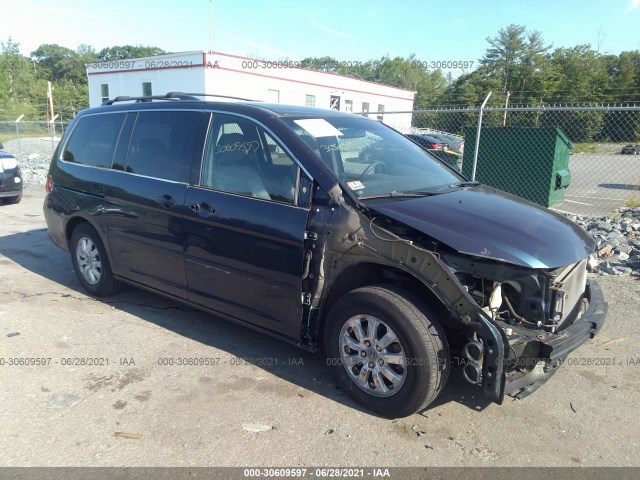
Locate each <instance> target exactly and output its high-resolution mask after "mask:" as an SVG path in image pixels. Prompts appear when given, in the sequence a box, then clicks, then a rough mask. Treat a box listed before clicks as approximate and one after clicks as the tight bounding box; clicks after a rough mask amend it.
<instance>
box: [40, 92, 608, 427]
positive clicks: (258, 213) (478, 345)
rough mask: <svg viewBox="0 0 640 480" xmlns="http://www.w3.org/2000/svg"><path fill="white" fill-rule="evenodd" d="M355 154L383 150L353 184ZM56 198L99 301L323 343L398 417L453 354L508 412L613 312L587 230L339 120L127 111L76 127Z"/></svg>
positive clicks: (380, 409)
mask: <svg viewBox="0 0 640 480" xmlns="http://www.w3.org/2000/svg"><path fill="white" fill-rule="evenodd" d="M132 101H137V103H133V102H132ZM344 142H346V143H348V148H346V149H344V154H345V155H346V154H347V152H348V155H349V156H350V158H358V157H359V154H358V152H359V151H360V152H361V151H365V150H366V149H370V148H371V146H373V145H375V146H376V148H375V149H373V152H374V155H373V156H372V158H371V159H370V161H369V163H368V164H367V165H366V166H365V167H363V168H361V169H360V170H359V171H350V172H348V171H345V169H344V162H345V159H344V158H343V149H342V148H341V146H342V145H343V143H344ZM46 191H47V194H46V198H45V201H44V215H45V218H46V222H47V226H48V233H49V237H50V238H51V239H52V241H53V242H54V243H55V244H56V245H58V246H59V247H61V248H62V249H64V250H66V251H69V252H70V255H71V262H72V264H73V268H74V270H75V272H76V275H77V278H78V281H79V282H80V284H81V285H82V287H84V289H85V290H86V291H87V292H89V293H90V294H91V295H95V296H99V297H100V296H106V295H110V294H113V293H114V292H116V291H117V290H118V289H119V288H120V287H121V286H122V284H123V283H127V284H131V285H134V286H140V287H143V288H145V289H148V290H151V291H154V292H157V293H159V294H162V295H166V296H167V297H169V298H172V299H175V300H178V301H181V302H185V303H188V304H190V305H193V306H194V307H197V308H199V309H202V310H205V311H207V312H210V313H212V314H215V315H216V316H219V317H222V318H225V319H228V320H231V321H234V322H238V323H240V324H242V325H246V326H248V327H251V328H254V329H257V330H259V331H262V332H265V333H268V334H270V335H273V336H274V337H276V338H279V339H281V340H284V341H287V342H290V343H292V344H295V345H298V346H300V347H302V348H304V349H307V350H309V351H317V350H320V349H322V348H324V350H325V352H326V355H327V363H328V365H330V366H331V368H333V370H334V373H335V375H336V377H337V378H338V381H339V383H340V385H341V386H342V388H343V391H345V392H347V393H348V394H349V395H351V396H352V397H353V398H355V399H356V400H357V401H359V402H360V403H361V404H362V405H364V406H365V407H367V408H369V409H371V410H373V411H375V412H377V413H379V414H381V415H384V416H387V417H400V416H406V415H410V414H412V413H414V412H416V411H418V410H420V409H423V408H425V407H426V406H427V405H429V404H430V403H431V402H432V401H433V400H434V399H435V398H436V397H437V396H438V394H439V393H440V392H441V391H442V390H443V389H444V388H445V385H446V383H447V379H448V377H449V373H450V369H451V358H450V356H451V355H452V354H454V355H456V356H458V358H460V359H461V360H462V363H463V364H464V368H463V369H462V373H463V375H464V377H465V378H466V380H467V381H468V382H469V383H470V384H472V385H469V388H470V389H474V391H475V389H478V391H480V390H481V391H483V392H484V393H485V395H486V396H487V397H488V398H489V399H491V400H492V401H494V402H497V403H501V402H502V401H503V398H504V396H505V395H506V394H511V395H518V396H525V395H528V394H529V393H531V392H533V391H534V390H536V389H537V388H538V387H540V385H542V383H544V382H545V381H546V380H547V379H548V378H549V377H550V376H551V375H552V374H553V373H554V372H555V371H556V370H557V369H558V367H559V366H560V365H561V364H562V362H563V360H564V359H565V358H566V357H567V355H568V354H569V353H570V352H571V351H573V350H574V349H576V348H577V347H579V346H580V345H581V344H582V343H583V342H585V341H587V340H588V339H590V338H592V337H593V336H594V335H595V334H596V332H598V330H599V329H600V328H601V326H602V325H603V322H604V318H605V314H606V310H607V304H606V302H605V301H604V298H603V296H602V293H601V291H600V289H599V288H598V285H597V283H596V282H595V281H594V280H592V279H590V278H588V277H587V270H586V268H587V261H588V258H589V256H590V255H591V254H592V253H593V251H594V248H595V243H594V241H593V239H592V238H591V237H589V236H587V234H586V233H585V232H584V231H583V230H581V229H580V228H579V227H578V226H577V225H576V224H574V223H572V222H571V221H569V220H567V219H566V218H564V217H562V216H560V215H558V214H557V213H555V212H552V211H550V210H547V209H544V208H542V207H539V206H536V205H533V204H531V203H529V202H526V201H524V200H522V199H519V198H517V197H515V196H512V195H508V194H505V193H502V192H500V191H498V190H496V189H494V188H489V187H487V186H483V185H480V184H478V183H477V182H470V181H468V180H467V179H466V178H465V177H463V176H462V175H460V174H459V173H457V172H456V171H455V170H453V169H452V168H450V167H449V166H447V165H446V164H445V163H444V162H441V161H439V160H437V159H435V158H433V157H431V156H430V155H429V154H428V153H427V152H425V151H424V150H423V149H422V148H420V147H419V146H418V145H416V144H415V143H414V142H412V141H409V140H408V139H407V138H405V137H404V136H403V135H401V134H399V133H398V132H396V131H395V130H393V129H391V128H389V127H387V126H385V125H384V124H382V123H380V122H377V121H375V120H370V119H367V118H363V117H360V116H356V115H352V114H348V113H344V112H338V111H335V110H322V109H318V108H315V107H302V106H286V105H282V104H268V103H260V102H241V101H238V102H229V101H225V102H216V101H204V100H201V99H200V98H198V97H196V96H191V95H185V94H176V93H172V94H167V95H166V96H156V97H139V98H133V99H131V98H121V97H119V98H117V99H114V100H110V101H107V102H106V103H105V104H103V105H102V106H100V107H97V108H92V109H88V110H84V111H82V112H80V113H79V114H78V115H77V116H76V117H75V118H74V119H73V121H72V123H71V124H70V126H69V128H68V129H67V130H66V132H65V134H64V136H63V138H62V140H61V142H60V143H59V145H58V147H57V149H56V151H55V154H54V155H53V159H52V162H51V167H50V169H49V174H48V177H47V184H46ZM140 342H144V339H140ZM306 373H308V372H306ZM304 374H305V371H304V370H303V369H301V370H300V375H304Z"/></svg>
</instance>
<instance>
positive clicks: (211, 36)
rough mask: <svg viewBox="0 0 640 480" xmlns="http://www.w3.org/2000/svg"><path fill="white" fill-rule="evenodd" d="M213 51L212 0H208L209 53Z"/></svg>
mask: <svg viewBox="0 0 640 480" xmlns="http://www.w3.org/2000/svg"><path fill="white" fill-rule="evenodd" d="M211 52H213V0H209V53H211Z"/></svg>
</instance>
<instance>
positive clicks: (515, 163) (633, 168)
mask: <svg viewBox="0 0 640 480" xmlns="http://www.w3.org/2000/svg"><path fill="white" fill-rule="evenodd" d="M408 113H409V112H385V113H384V116H383V118H382V121H383V122H384V123H386V124H388V125H390V126H392V127H394V128H396V129H397V130H399V131H401V132H402V133H405V134H410V135H411V134H412V135H416V134H417V135H420V136H422V137H423V138H424V139H425V142H424V143H422V142H421V143H422V145H423V146H424V147H425V148H426V149H427V150H429V151H430V152H431V153H432V154H434V155H435V156H437V157H440V158H441V159H443V160H445V161H447V162H449V163H450V164H452V165H454V166H455V167H456V168H458V169H459V170H461V171H462V173H463V174H465V175H466V176H467V177H468V178H470V179H475V180H478V181H480V182H482V183H485V184H488V185H491V186H493V187H496V188H499V189H501V190H504V191H507V192H510V193H513V194H514V195H518V196H520V197H523V198H526V199H528V200H531V201H533V202H535V203H538V204H540V205H543V206H545V207H550V208H552V209H555V210H558V211H561V212H564V213H567V214H572V215H577V216H592V217H597V216H602V215H606V214H607V213H609V212H611V211H613V210H615V209H616V208H619V207H623V206H640V106H623V105H607V106H536V107H509V108H485V109H481V108H471V109H433V110H416V111H413V112H410V113H411V115H412V118H411V121H410V122H408V121H407V114H408ZM414 138H415V137H414ZM450 139H453V140H450ZM460 142H463V144H462V148H460Z"/></svg>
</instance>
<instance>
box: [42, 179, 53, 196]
mask: <svg viewBox="0 0 640 480" xmlns="http://www.w3.org/2000/svg"><path fill="white" fill-rule="evenodd" d="M44 189H45V191H46V192H47V193H51V192H52V191H53V178H51V175H47V183H46V184H45V186H44Z"/></svg>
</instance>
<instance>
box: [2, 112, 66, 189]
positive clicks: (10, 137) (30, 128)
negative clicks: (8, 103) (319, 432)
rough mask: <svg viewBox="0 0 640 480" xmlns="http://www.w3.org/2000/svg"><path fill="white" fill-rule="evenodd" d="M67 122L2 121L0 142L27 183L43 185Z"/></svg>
mask: <svg viewBox="0 0 640 480" xmlns="http://www.w3.org/2000/svg"><path fill="white" fill-rule="evenodd" d="M68 125H69V123H68V122H44V121H19V122H15V121H14V122H12V121H6V122H5V121H0V143H1V144H2V145H3V150H4V151H6V152H9V153H11V154H12V155H14V156H15V157H16V158H17V159H18V161H19V163H20V168H21V170H22V178H23V181H24V183H26V184H36V185H43V184H44V182H45V179H46V174H47V171H48V170H49V163H50V161H51V156H52V155H53V151H54V150H55V148H56V147H57V146H58V142H59V141H60V138H61V137H62V135H63V133H64V131H65V129H66V128H67V126H68Z"/></svg>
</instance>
